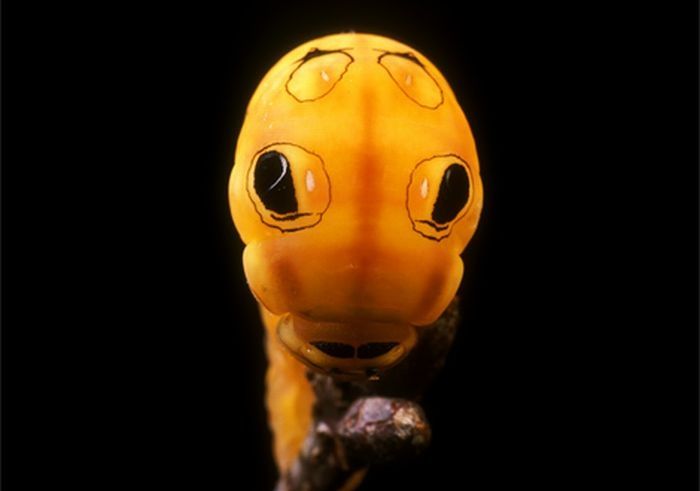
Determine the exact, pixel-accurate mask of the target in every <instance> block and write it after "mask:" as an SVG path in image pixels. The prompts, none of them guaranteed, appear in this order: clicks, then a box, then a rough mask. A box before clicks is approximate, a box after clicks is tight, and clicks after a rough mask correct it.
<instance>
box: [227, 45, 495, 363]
mask: <svg viewBox="0 0 700 491" xmlns="http://www.w3.org/2000/svg"><path fill="white" fill-rule="evenodd" d="M229 199H230V204H231V211H232V214H233V218H234V221H235V224H236V227H237V229H238V231H239V233H240V235H241V237H242V239H243V241H244V242H245V243H246V244H247V247H246V248H245V252H244V254H243V261H244V269H245V273H246V277H247V279H248V283H249V285H250V288H251V290H252V291H253V293H254V295H255V297H256V298H257V299H258V301H259V302H260V303H261V304H262V305H263V306H264V307H265V308H266V309H267V310H268V311H269V312H271V313H273V314H276V315H279V316H282V317H281V320H280V322H279V323H278V326H277V335H278V336H279V338H280V340H281V341H282V343H283V344H284V345H285V346H286V347H287V348H288V349H289V350H290V351H291V352H292V353H293V354H294V355H296V356H297V357H298V358H299V359H300V360H302V361H303V362H305V363H307V364H308V365H310V366H312V367H315V368H317V369H321V370H324V371H334V372H341V373H360V372H365V371H367V370H370V371H372V370H381V369H383V368H387V367H389V366H391V365H393V364H395V363H396V362H398V361H399V360H400V359H401V358H402V357H403V356H404V355H405V354H406V353H408V351H410V349H411V348H412V347H413V345H414V343H415V340H416V333H415V328H416V327H420V326H425V325H428V324H430V323H432V322H434V321H435V320H436V319H437V318H438V317H439V316H440V315H441V313H442V312H443V311H444V310H445V308H446V307H447V305H448V304H449V302H450V300H452V298H453V297H454V295H455V293H456V291H457V287H458V286H459V283H460V280H461V278H462V271H463V266H462V261H461V258H460V256H459V255H460V253H461V252H462V250H463V249H464V247H465V246H466V245H467V243H468V242H469V240H470V239H471V237H472V235H473V234H474V231H475V229H476V226H477V222H478V218H479V214H480V211H481V207H482V185H481V179H480V177H479V163H478V159H477V154H476V148H475V145H474V139H473V137H472V135H471V131H470V129H469V125H468V123H467V119H466V118H465V116H464V113H463V112H462V110H461V108H460V107H459V104H458V103H457V100H456V99H455V96H454V94H453V93H452V90H451V89H450V87H449V85H448V84H447V82H446V81H445V79H444V78H443V76H442V75H441V74H440V72H439V71H438V70H437V69H436V68H435V67H434V66H433V64H432V63H431V62H430V61H428V60H427V59H426V58H425V57H424V56H422V55H421V54H420V53H418V52H417V51H415V50H414V49H412V48H410V47H408V46H406V45H404V44H401V43H398V42H396V41H393V40H391V39H388V38H384V37H380V36H374V35H367V34H340V35H335V36H328V37H324V38H320V39H316V40H314V41H311V42H308V43H306V44H303V45H301V46H299V47H298V48H296V49H294V50H292V51H291V52H290V53H288V54H287V55H286V56H284V57H283V58H282V59H281V60H280V61H279V62H278V63H277V64H276V65H275V66H274V67H273V68H272V69H271V70H270V71H269V72H268V74H267V75H266V76H265V78H264V79H263V80H262V82H261V83H260V85H259V87H258V89H257V90H256V92H255V94H254V95H253V98H252V99H251V101H250V104H249V106H248V111H247V114H246V118H245V122H244V124H243V128H242V130H241V133H240V136H239V139H238V146H237V149H236V157H235V165H234V167H233V171H232V173H231V179H230V183H229Z"/></svg>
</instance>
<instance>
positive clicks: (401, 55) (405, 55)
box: [376, 49, 445, 111]
mask: <svg viewBox="0 0 700 491" xmlns="http://www.w3.org/2000/svg"><path fill="white" fill-rule="evenodd" d="M376 51H382V54H381V55H379V57H378V58H377V63H379V66H381V67H382V68H383V69H384V70H386V72H387V73H388V74H389V76H390V77H391V79H392V80H393V81H394V83H395V84H396V86H397V87H398V88H399V89H401V92H403V93H404V95H405V96H406V97H408V98H409V99H411V100H412V101H413V102H415V103H416V104H418V105H419V106H420V107H422V108H425V109H430V110H431V111H435V110H436V109H437V108H439V107H440V106H442V105H443V104H444V102H445V94H444V92H443V91H442V87H440V84H439V83H438V81H437V80H435V77H433V75H432V74H431V73H430V72H429V71H428V70H427V69H426V68H425V65H424V64H423V62H421V61H420V60H419V59H418V58H417V57H416V55H414V54H413V53H411V52H410V51H406V52H398V51H384V50H379V49H377V50H376ZM387 55H389V56H398V57H399V58H405V59H407V60H409V61H412V62H413V63H415V64H416V65H418V66H419V67H421V68H422V69H423V71H424V72H425V74H426V75H427V76H428V77H430V79H431V80H432V81H433V83H435V86H436V87H437V88H438V90H439V91H440V102H438V103H437V104H436V105H434V106H428V105H427V104H421V103H420V102H418V101H417V100H416V99H414V98H413V97H411V96H410V95H409V93H408V92H406V91H405V90H404V88H403V87H402V86H401V84H400V83H399V81H398V80H396V79H395V78H394V75H392V73H391V71H390V70H389V69H388V68H387V67H386V66H385V65H384V64H382V58H384V57H385V56H387Z"/></svg>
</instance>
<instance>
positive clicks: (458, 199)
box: [432, 164, 469, 224]
mask: <svg viewBox="0 0 700 491" xmlns="http://www.w3.org/2000/svg"><path fill="white" fill-rule="evenodd" d="M467 201H469V176H467V171H466V170H465V168H464V167H463V166H461V165H459V164H452V165H450V166H449V167H448V168H447V169H446V170H445V173H444V174H443V175H442V181H441V182H440V190H439V191H438V197H437V199H436V200H435V205H433V214H432V218H433V221H434V222H435V223H440V224H445V223H448V222H451V221H452V220H454V219H455V218H456V217H457V214H458V213H459V212H460V211H461V210H462V208H464V205H466V204H467Z"/></svg>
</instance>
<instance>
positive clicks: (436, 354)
mask: <svg viewBox="0 0 700 491" xmlns="http://www.w3.org/2000/svg"><path fill="white" fill-rule="evenodd" d="M458 324H459V312H458V302H457V299H455V300H454V301H453V302H452V304H450V306H449V307H448V308H447V310H446V311H445V313H444V314H443V315H442V317H440V319H438V320H437V321H436V322H435V323H434V324H433V325H432V326H429V327H427V328H424V329H422V330H421V332H420V334H419V338H418V343H417V344H416V347H415V348H414V349H413V351H412V352H411V353H410V354H409V355H408V356H407V357H406V359H405V360H403V361H402V362H401V363H400V364H399V365H398V366H396V367H394V368H392V369H391V370H388V371H387V372H385V373H384V374H382V375H381V376H380V377H379V379H378V380H358V381H343V380H336V379H334V378H333V377H331V376H328V375H321V374H318V373H315V372H309V374H308V377H309V381H310V383H311V386H312V388H313V390H314V393H315V395H316V402H315V404H314V408H313V424H312V425H311V429H310V431H309V434H308V435H307V437H306V440H305V442H304V445H303V447H302V449H301V452H300V453H299V456H298V457H297V459H296V461H295V462H294V464H293V465H292V467H291V468H290V469H289V471H288V472H287V473H286V474H285V475H283V476H282V477H281V478H280V480H279V482H278V483H277V487H276V491H330V490H338V489H341V488H342V487H343V485H344V484H345V483H346V482H348V480H349V479H351V478H352V477H353V475H355V474H356V473H357V472H361V471H363V470H365V469H367V468H369V467H371V466H372V465H375V464H382V463H386V462H391V461H395V460H399V459H406V458H409V457H413V456H416V455H418V454H420V452H421V451H423V450H424V449H425V448H427V446H428V445H429V443H430V425H429V424H428V421H427V419H426V416H425V413H424V412H423V409H422V408H421V406H420V405H419V404H418V402H417V401H418V400H419V399H420V397H421V396H422V394H423V392H424V391H425V389H426V388H427V387H428V385H429V384H430V382H431V381H432V380H433V378H434V377H435V375H437V373H438V372H439V371H440V369H441V368H442V366H443V365H444V363H445V358H446V356H447V353H448V352H449V349H450V346H451V345H452V341H453V340H454V336H455V333H456V332H457V327H458Z"/></svg>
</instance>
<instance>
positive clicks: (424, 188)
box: [420, 177, 428, 199]
mask: <svg viewBox="0 0 700 491" xmlns="http://www.w3.org/2000/svg"><path fill="white" fill-rule="evenodd" d="M420 196H421V198H423V199H426V198H427V197H428V178H427V177H424V178H423V182H421V183H420Z"/></svg>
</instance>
